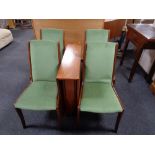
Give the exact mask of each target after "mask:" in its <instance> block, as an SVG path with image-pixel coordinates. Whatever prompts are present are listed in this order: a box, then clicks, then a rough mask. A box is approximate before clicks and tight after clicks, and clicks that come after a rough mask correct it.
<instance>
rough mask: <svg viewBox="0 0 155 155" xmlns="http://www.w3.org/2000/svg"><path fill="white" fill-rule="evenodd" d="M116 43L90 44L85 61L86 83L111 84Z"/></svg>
mask: <svg viewBox="0 0 155 155" xmlns="http://www.w3.org/2000/svg"><path fill="white" fill-rule="evenodd" d="M115 48H116V43H110V42H107V43H99V42H98V43H97V42H96V43H88V44H87V49H86V60H84V61H85V81H86V82H111V81H112V76H113V66H114V58H115Z"/></svg>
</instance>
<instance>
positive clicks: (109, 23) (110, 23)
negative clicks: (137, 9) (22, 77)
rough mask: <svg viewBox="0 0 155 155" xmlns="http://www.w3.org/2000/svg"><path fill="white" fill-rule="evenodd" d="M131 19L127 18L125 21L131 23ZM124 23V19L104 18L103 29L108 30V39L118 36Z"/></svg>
mask: <svg viewBox="0 0 155 155" xmlns="http://www.w3.org/2000/svg"><path fill="white" fill-rule="evenodd" d="M132 22H133V20H132V19H128V21H127V23H132ZM124 25H125V19H105V20H104V29H108V30H110V39H112V38H116V37H120V36H121V33H122V28H123V26H124Z"/></svg>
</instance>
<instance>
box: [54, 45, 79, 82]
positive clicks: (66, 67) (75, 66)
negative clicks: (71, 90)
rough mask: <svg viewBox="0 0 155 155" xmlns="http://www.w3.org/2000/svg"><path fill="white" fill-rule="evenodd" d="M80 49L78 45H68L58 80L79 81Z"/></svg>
mask: <svg viewBox="0 0 155 155" xmlns="http://www.w3.org/2000/svg"><path fill="white" fill-rule="evenodd" d="M81 51H82V48H81V46H80V45H78V44H68V45H67V46H66V49H65V52H64V55H63V58H62V61H61V64H60V67H59V70H58V73H57V79H58V80H71V79H72V80H78V79H80V65H81V57H82V54H81V53H82V52H81Z"/></svg>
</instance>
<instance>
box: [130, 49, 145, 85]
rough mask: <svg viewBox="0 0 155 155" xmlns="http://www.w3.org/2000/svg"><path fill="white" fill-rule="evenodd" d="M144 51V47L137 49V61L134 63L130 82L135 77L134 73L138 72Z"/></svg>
mask: <svg viewBox="0 0 155 155" xmlns="http://www.w3.org/2000/svg"><path fill="white" fill-rule="evenodd" d="M142 51H143V48H139V49H137V50H136V58H135V61H134V63H133V66H132V69H131V72H130V76H129V79H128V82H131V81H132V79H133V76H134V74H135V72H136V68H137V66H138V62H139V59H140V57H141V55H142Z"/></svg>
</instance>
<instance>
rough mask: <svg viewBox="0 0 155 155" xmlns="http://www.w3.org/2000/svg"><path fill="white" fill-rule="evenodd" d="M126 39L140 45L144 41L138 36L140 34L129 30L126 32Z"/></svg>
mask: <svg viewBox="0 0 155 155" xmlns="http://www.w3.org/2000/svg"><path fill="white" fill-rule="evenodd" d="M128 39H129V40H130V41H131V42H132V43H133V44H135V45H136V46H137V45H138V46H140V45H142V44H143V43H144V40H143V38H142V37H141V36H140V34H138V33H136V32H134V31H129V33H128Z"/></svg>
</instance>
